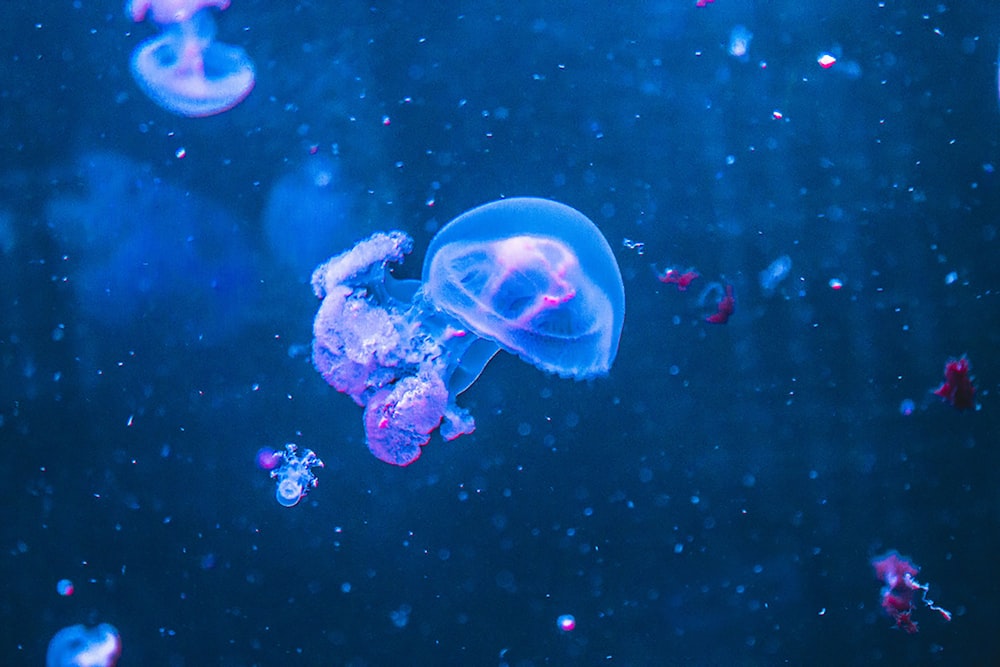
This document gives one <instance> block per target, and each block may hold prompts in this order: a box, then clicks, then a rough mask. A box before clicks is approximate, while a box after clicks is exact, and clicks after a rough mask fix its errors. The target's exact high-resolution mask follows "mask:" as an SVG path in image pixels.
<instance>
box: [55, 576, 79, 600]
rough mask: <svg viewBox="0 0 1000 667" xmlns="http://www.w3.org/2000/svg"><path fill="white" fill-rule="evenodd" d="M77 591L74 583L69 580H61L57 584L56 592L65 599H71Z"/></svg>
mask: <svg viewBox="0 0 1000 667" xmlns="http://www.w3.org/2000/svg"><path fill="white" fill-rule="evenodd" d="M75 590H76V589H75V588H74V587H73V582H72V581H70V580H69V579H60V580H59V581H58V582H56V592H57V593H59V595H61V596H63V597H69V596H70V595H72V594H73V592H74V591H75Z"/></svg>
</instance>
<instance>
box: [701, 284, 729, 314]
mask: <svg viewBox="0 0 1000 667" xmlns="http://www.w3.org/2000/svg"><path fill="white" fill-rule="evenodd" d="M715 308H716V310H715V312H714V313H712V314H711V315H709V316H708V317H706V318H705V321H706V322H711V323H712V324H725V323H726V322H728V321H729V316H730V315H732V314H733V313H735V312H736V298H735V297H734V296H733V286H732V285H728V284H727V285H726V294H725V296H723V297H722V298H721V299H719V302H718V303H717V304H716V306H715Z"/></svg>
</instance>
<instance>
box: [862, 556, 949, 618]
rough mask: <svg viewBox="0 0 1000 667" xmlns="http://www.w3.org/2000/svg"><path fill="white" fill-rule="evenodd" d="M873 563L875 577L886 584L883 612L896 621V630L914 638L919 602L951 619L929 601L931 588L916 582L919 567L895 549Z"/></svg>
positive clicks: (883, 592)
mask: <svg viewBox="0 0 1000 667" xmlns="http://www.w3.org/2000/svg"><path fill="white" fill-rule="evenodd" d="M871 563H872V567H873V568H875V576H876V577H877V578H878V580H879V581H881V582H882V583H883V584H884V586H882V609H884V610H885V613H887V614H889V616H891V617H892V619H893V620H894V621H896V627H897V628H900V629H902V630H904V631H906V633H907V634H911V635H912V634H914V633H916V632H917V631H918V628H917V622H916V621H914V620H913V612H914V610H915V608H916V605H917V603H918V602H922V603H923V604H924V606H926V607H928V608H930V609H933V610H934V611H936V612H937V613H939V614H941V616H942V617H943V618H944V620H946V621H950V620H951V612H950V611H948V610H946V609H942V608H941V607H938V606H937V605H935V604H934V601H933V600H930V599H928V598H927V591H928V589H929V586H928V585H927V584H922V583H920V582H919V581H917V580H916V579H914V577H915V576H916V574H917V572H919V571H920V568H919V567H917V566H916V565H914V564H913V561H911V560H909V559H908V558H904V557H902V556H900V555H899V552H898V551H895V550H893V551H889V552H887V553H885V554H883V555H881V556H876V557H875V558H873V559H872V562H871Z"/></svg>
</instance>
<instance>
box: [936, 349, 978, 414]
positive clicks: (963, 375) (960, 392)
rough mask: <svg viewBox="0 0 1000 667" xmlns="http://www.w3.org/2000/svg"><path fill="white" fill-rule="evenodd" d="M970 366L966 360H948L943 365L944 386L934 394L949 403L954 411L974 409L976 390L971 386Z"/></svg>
mask: <svg viewBox="0 0 1000 667" xmlns="http://www.w3.org/2000/svg"><path fill="white" fill-rule="evenodd" d="M971 370H972V365H971V364H970V363H969V360H968V358H966V357H965V356H962V357H960V358H958V359H949V360H948V363H946V364H945V365H944V384H942V385H941V386H940V387H938V388H937V389H935V390H934V393H935V394H937V395H938V396H940V397H941V398H943V399H944V400H945V401H947V402H948V403H950V404H951V405H952V407H954V408H955V409H956V410H960V411H961V410H968V409H969V408H974V407H976V388H975V387H974V386H973V384H972V376H971V375H970V374H969V371H971Z"/></svg>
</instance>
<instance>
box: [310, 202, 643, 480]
mask: <svg viewBox="0 0 1000 667" xmlns="http://www.w3.org/2000/svg"><path fill="white" fill-rule="evenodd" d="M412 249H413V241H412V239H411V238H410V237H409V236H407V235H406V234H405V233H403V232H399V231H394V232H388V233H382V232H380V233H376V234H373V235H372V236H371V237H369V238H367V239H365V240H363V241H361V242H360V243H358V244H357V245H355V246H354V247H353V248H351V249H350V250H347V251H346V252H343V253H341V254H340V255H337V256H335V257H333V258H331V259H330V260H329V261H327V262H326V263H324V264H322V265H320V266H319V267H318V268H317V269H316V271H315V272H314V273H313V277H312V285H313V290H314V292H315V294H316V296H317V297H318V298H320V299H322V303H321V305H320V308H319V311H318V313H317V314H316V319H315V322H314V325H313V335H314V340H313V363H314V365H315V367H316V369H317V371H319V373H320V374H321V375H322V376H323V378H324V379H325V380H326V381H327V383H329V384H330V385H331V386H332V387H334V388H335V389H337V391H339V392H341V393H344V394H347V395H348V396H350V397H351V398H353V399H354V401H355V402H356V403H357V404H358V405H359V406H362V407H364V417H363V423H364V427H365V436H366V442H367V445H368V448H369V450H370V451H371V452H372V454H374V455H375V456H376V457H377V458H379V459H381V460H382V461H385V462H387V463H391V464H394V465H399V466H405V465H409V464H410V463H413V461H415V460H416V459H417V458H418V457H419V456H420V452H421V447H423V446H424V445H425V444H426V443H427V442H428V441H429V439H430V437H431V434H432V433H433V432H434V431H435V430H439V431H440V433H441V436H442V437H443V438H444V439H445V440H453V439H455V438H457V437H459V436H461V435H464V434H467V433H471V432H472V431H473V430H474V429H475V420H474V419H473V417H472V415H471V414H469V412H468V411H467V410H465V409H464V408H461V407H459V406H458V405H457V404H456V402H455V400H456V397H457V396H458V395H459V394H461V393H462V392H463V391H465V390H466V389H468V388H469V387H470V386H471V385H472V384H473V383H474V382H475V381H476V379H477V378H478V377H479V375H480V374H481V373H482V371H483V369H484V368H485V367H486V364H487V363H489V361H490V360H491V359H492V358H493V357H494V356H495V355H496V354H497V352H499V351H500V350H505V351H506V352H509V353H512V354H515V355H517V356H519V357H520V358H521V359H523V360H524V361H527V362H528V363H530V364H532V365H534V366H536V367H537V368H540V369H542V370H544V371H547V372H550V373H554V374H556V375H559V376H561V377H565V378H575V379H586V378H592V377H596V376H600V375H604V374H607V373H608V371H609V370H610V368H611V365H612V363H613V362H614V358H615V355H616V353H617V351H618V343H619V339H620V337H621V329H622V324H623V321H624V318H625V291H624V287H623V285H622V278H621V272H620V271H619V268H618V263H617V262H616V261H615V257H614V254H613V253H612V251H611V248H610V246H609V245H608V243H607V241H606V240H605V238H604V237H603V236H602V235H601V232H600V231H599V230H598V229H597V227H596V226H595V225H594V224H593V223H592V222H591V221H590V220H589V219H587V217H586V216H584V215H583V214H582V213H580V212H578V211H576V210H574V209H572V208H570V207H569V206H566V205H565V204H560V203H557V202H553V201H549V200H545V199H536V198H513V199H504V200H501V201H497V202H492V203H489V204H485V205H483V206H480V207H478V208H475V209H473V210H471V211H468V212H466V213H464V214H462V215H460V216H459V217H458V218H456V219H455V220H453V221H451V222H450V223H448V224H447V225H445V227H443V228H442V229H441V231H439V232H438V234H437V235H436V236H435V237H434V238H433V239H432V240H431V243H430V246H429V247H428V250H427V256H426V258H425V261H424V265H423V271H422V276H421V278H422V279H421V280H419V281H418V280H396V279H394V278H392V277H391V276H389V275H388V274H387V271H386V268H387V266H388V265H389V264H391V263H399V262H402V261H403V258H404V257H405V256H406V255H407V254H409V253H410V251H411V250H412Z"/></svg>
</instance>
